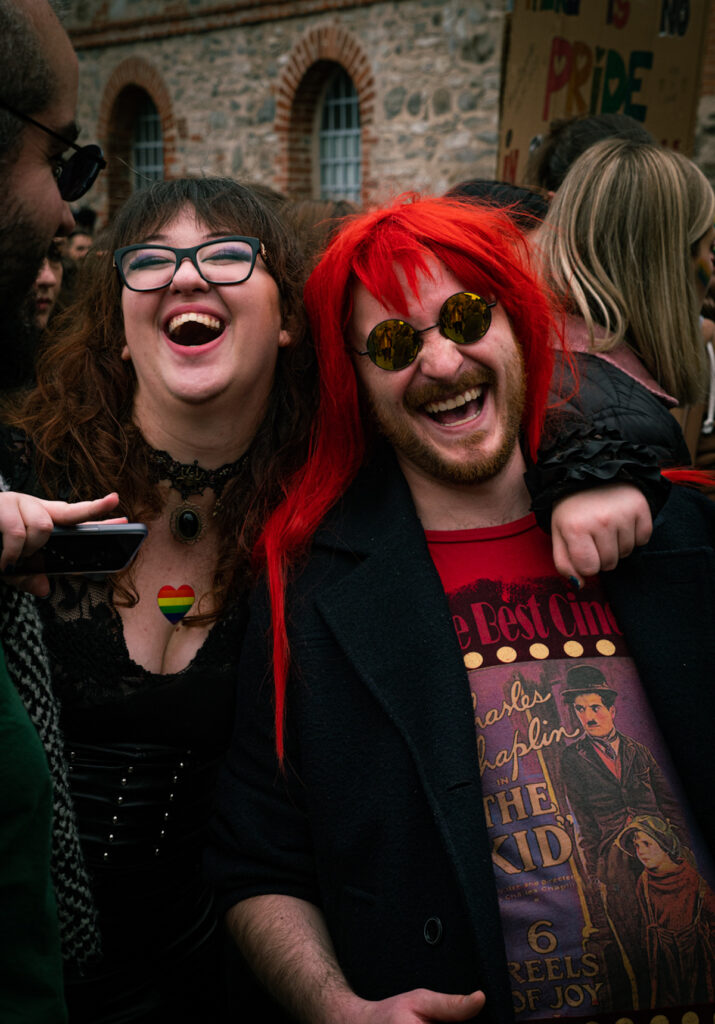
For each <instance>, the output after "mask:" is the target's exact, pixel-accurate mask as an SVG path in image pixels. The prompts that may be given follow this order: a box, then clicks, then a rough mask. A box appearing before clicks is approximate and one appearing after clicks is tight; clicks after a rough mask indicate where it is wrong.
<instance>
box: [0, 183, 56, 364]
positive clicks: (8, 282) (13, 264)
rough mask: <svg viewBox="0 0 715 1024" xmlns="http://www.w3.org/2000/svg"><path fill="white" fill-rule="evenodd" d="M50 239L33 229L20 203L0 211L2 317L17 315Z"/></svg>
mask: <svg viewBox="0 0 715 1024" xmlns="http://www.w3.org/2000/svg"><path fill="white" fill-rule="evenodd" d="M51 241H52V239H51V238H45V236H44V235H43V234H42V233H41V232H39V231H38V230H37V227H36V226H35V224H34V223H33V221H32V219H31V217H30V216H28V214H27V213H26V212H25V210H24V209H23V207H22V206H21V204H20V203H18V202H10V203H8V204H7V205H6V206H5V212H4V213H0V309H2V314H3V320H5V319H6V318H7V317H8V315H9V316H10V317H14V316H15V315H17V313H18V312H19V310H20V307H21V306H22V304H23V303H24V302H25V301H26V299H27V297H28V295H29V294H30V292H31V291H32V286H33V285H34V283H35V278H36V277H37V275H38V273H39V272H40V267H41V266H42V261H43V260H44V258H45V256H46V255H47V250H48V248H49V245H50V242H51ZM3 330H4V327H3ZM3 354H4V353H3Z"/></svg>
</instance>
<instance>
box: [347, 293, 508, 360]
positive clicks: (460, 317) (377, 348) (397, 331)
mask: <svg viewBox="0 0 715 1024" xmlns="http://www.w3.org/2000/svg"><path fill="white" fill-rule="evenodd" d="M494 306H496V302H487V301H486V300H485V299H483V298H482V297H481V295H475V294H474V292H457V294H456V295H450V297H449V298H448V299H446V300H445V302H444V303H443V305H442V308H441V309H440V311H439V321H438V323H436V324H432V325H431V326H430V327H423V328H422V329H421V330H419V331H418V330H417V329H416V328H415V327H413V326H412V324H408V323H406V322H405V321H404V320H382V321H381V322H380V323H379V324H376V325H375V326H374V327H373V329H372V330H371V331H370V333H369V334H368V336H367V342H366V345H367V348H366V350H365V351H364V352H359V351H358V350H357V349H356V350H355V351H356V353H357V355H359V356H370V359H371V360H372V361H373V363H374V364H375V366H379V367H380V369H381V370H404V368H405V367H406V366H409V365H410V363H413V362H414V361H415V359H416V358H417V356H418V355H419V351H420V349H421V348H422V338H421V337H420V335H422V334H425V333H426V332H427V331H431V330H432V329H433V328H434V327H439V329H440V331H441V333H442V334H443V335H444V336H445V338H449V340H450V341H454V342H456V343H457V345H471V344H472V343H473V342H475V341H479V339H480V338H483V337H484V335H485V334H486V333H487V331H488V330H489V326H490V324H491V322H492V314H491V310H492V309H493V307H494Z"/></svg>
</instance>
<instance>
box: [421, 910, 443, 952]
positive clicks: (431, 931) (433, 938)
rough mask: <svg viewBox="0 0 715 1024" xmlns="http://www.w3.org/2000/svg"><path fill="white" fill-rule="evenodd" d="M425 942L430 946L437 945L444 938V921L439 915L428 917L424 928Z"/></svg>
mask: <svg viewBox="0 0 715 1024" xmlns="http://www.w3.org/2000/svg"><path fill="white" fill-rule="evenodd" d="M422 934H423V935H424V937H425V942H426V943H427V944H428V945H430V946H436V945H437V943H438V942H440V941H441V939H442V922H441V921H440V919H439V918H438V917H428V918H427V920H426V921H425V926H424V928H423V929H422Z"/></svg>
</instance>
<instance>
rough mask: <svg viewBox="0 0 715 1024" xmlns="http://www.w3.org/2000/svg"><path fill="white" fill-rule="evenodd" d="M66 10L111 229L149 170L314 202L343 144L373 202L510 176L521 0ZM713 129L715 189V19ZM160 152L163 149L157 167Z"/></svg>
mask: <svg viewBox="0 0 715 1024" xmlns="http://www.w3.org/2000/svg"><path fill="white" fill-rule="evenodd" d="M65 6H66V10H67V13H66V17H65V24H66V26H67V28H68V31H69V33H70V36H71V38H72V41H73V43H74V45H75V47H76V49H77V51H78V54H79V59H80V106H79V117H80V123H81V124H82V125H83V127H84V129H85V130H84V132H83V136H82V138H85V137H86V138H88V139H89V138H90V137H91V138H92V139H94V138H97V139H98V140H99V141H100V143H101V144H102V146H103V148H104V150H105V154H106V155H107V157H108V161H109V168H108V172H107V173H105V174H104V175H102V176H100V179H99V181H98V183H97V185H96V186H95V187H94V189H93V190H92V192H91V193H90V195H89V197H88V199H89V201H90V202H91V204H92V206H93V207H94V208H95V209H97V210H98V212H99V214H100V222H102V221H103V220H104V219H106V217H107V216H109V215H110V214H111V212H112V211H113V210H114V209H116V207H117V205H118V204H119V203H120V202H121V201H122V199H123V198H124V197H125V196H126V195H127V194H128V192H129V191H130V190H131V188H132V174H133V173H134V172H133V170H132V168H137V167H138V169H139V171H140V172H141V173H142V174H143V175H144V176H151V175H152V174H153V173H154V174H160V173H163V174H164V175H166V176H177V175H181V174H225V175H230V176H233V177H237V178H239V179H240V180H245V181H250V182H262V183H264V184H266V185H270V186H272V187H273V188H276V189H278V190H280V191H282V192H286V193H288V194H290V195H291V196H294V197H297V198H303V197H308V196H318V195H319V194H320V193H321V174H322V173H323V172H324V170H325V166H326V161H327V164H330V152H331V150H330V147H331V146H332V147H333V148H334V149H335V150H337V151H338V159H337V165H338V166H337V171H338V173H340V174H345V175H348V176H349V178H350V180H351V181H352V182H353V186H354V189H353V193H352V196H353V198H357V199H358V200H359V201H360V202H363V203H364V202H369V201H371V200H380V199H384V198H386V197H388V196H390V195H393V194H396V193H398V192H401V191H404V190H408V189H412V188H414V189H417V190H422V191H429V192H443V191H444V190H445V189H446V188H448V187H449V186H450V185H452V184H454V183H456V182H457V181H460V180H463V179H464V178H468V177H476V176H487V177H492V176H494V175H495V174H496V166H497V159H496V158H497V144H498V124H499V92H500V75H501V68H502V51H503V42H504V27H505V10H506V9H507V8H508V6H509V4H508V0H293V2H288V0H258V2H256V0H230V2H229V0H66V4H65ZM341 76H342V77H341ZM336 83H337V84H338V85H340V89H342V90H343V92H342V93H340V95H339V96H337V98H336V99H335V103H334V105H333V108H332V109H333V110H335V111H338V113H339V112H340V110H341V109H342V106H341V105H344V104H345V103H346V102H347V103H348V104H349V103H350V102H352V108H351V109H352V115H351V116H352V117H353V118H354V119H357V118H358V117H359V122H358V121H357V120H354V122H353V130H352V132H351V131H350V130H347V131H342V130H341V126H340V122H339V121H337V120H334V121H333V123H332V125H331V124H328V126H327V128H326V122H325V117H326V114H325V110H326V106H329V102H328V101H329V100H330V98H331V97H332V96H333V94H334V93H335V90H336ZM345 83H347V85H346V84H345ZM345 89H347V90H348V92H349V93H350V96H348V99H347V100H346V99H345V97H344V91H345ZM350 97H352V98H350ZM335 116H336V117H337V116H338V115H335ZM340 116H343V115H340ZM321 118H322V120H321ZM698 124H699V130H698V138H697V143H696V152H695V154H694V156H695V159H696V160H697V161H698V162H699V163H700V164H701V166H703V167H704V169H705V170H706V172H708V173H710V174H711V176H713V177H715V17H714V16H713V14H712V12H711V15H710V26H709V41H708V48H707V54H706V60H705V69H704V75H703V95H702V99H701V103H700V110H699V121H698ZM142 126H143V127H142ZM142 131H143V132H144V136H143V137H142V135H141V132H142ZM138 132H139V135H138ZM152 139H153V140H154V143H155V144H156V142H158V141H160V146H161V148H160V149H159V148H155V150H154V160H155V165H154V167H153V168H152V164H151V153H152ZM147 154H149V160H148V161H147V159H146V158H147ZM157 154H158V156H157ZM326 154H327V156H326ZM157 159H158V161H159V164H160V166H159V168H158V169H157V167H156V160H157ZM341 160H342V164H341ZM334 162H335V161H334ZM321 167H322V168H323V170H321Z"/></svg>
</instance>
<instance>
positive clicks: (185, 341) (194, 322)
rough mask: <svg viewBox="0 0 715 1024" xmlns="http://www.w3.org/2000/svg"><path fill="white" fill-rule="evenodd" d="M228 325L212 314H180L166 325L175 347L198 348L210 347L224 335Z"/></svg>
mask: <svg viewBox="0 0 715 1024" xmlns="http://www.w3.org/2000/svg"><path fill="white" fill-rule="evenodd" d="M225 327H226V324H225V323H224V321H223V320H221V319H220V318H219V317H217V316H213V315H212V314H210V313H178V314H177V315H176V316H172V317H171V318H170V319H169V320H168V321H167V323H166V325H165V327H164V330H165V331H166V336H167V337H168V338H169V340H170V341H172V342H173V343H174V344H175V345H183V346H185V347H186V348H196V347H198V346H200V345H208V344H210V342H212V341H215V339H216V338H218V336H219V335H220V334H222V333H223V331H224V329H225Z"/></svg>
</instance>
